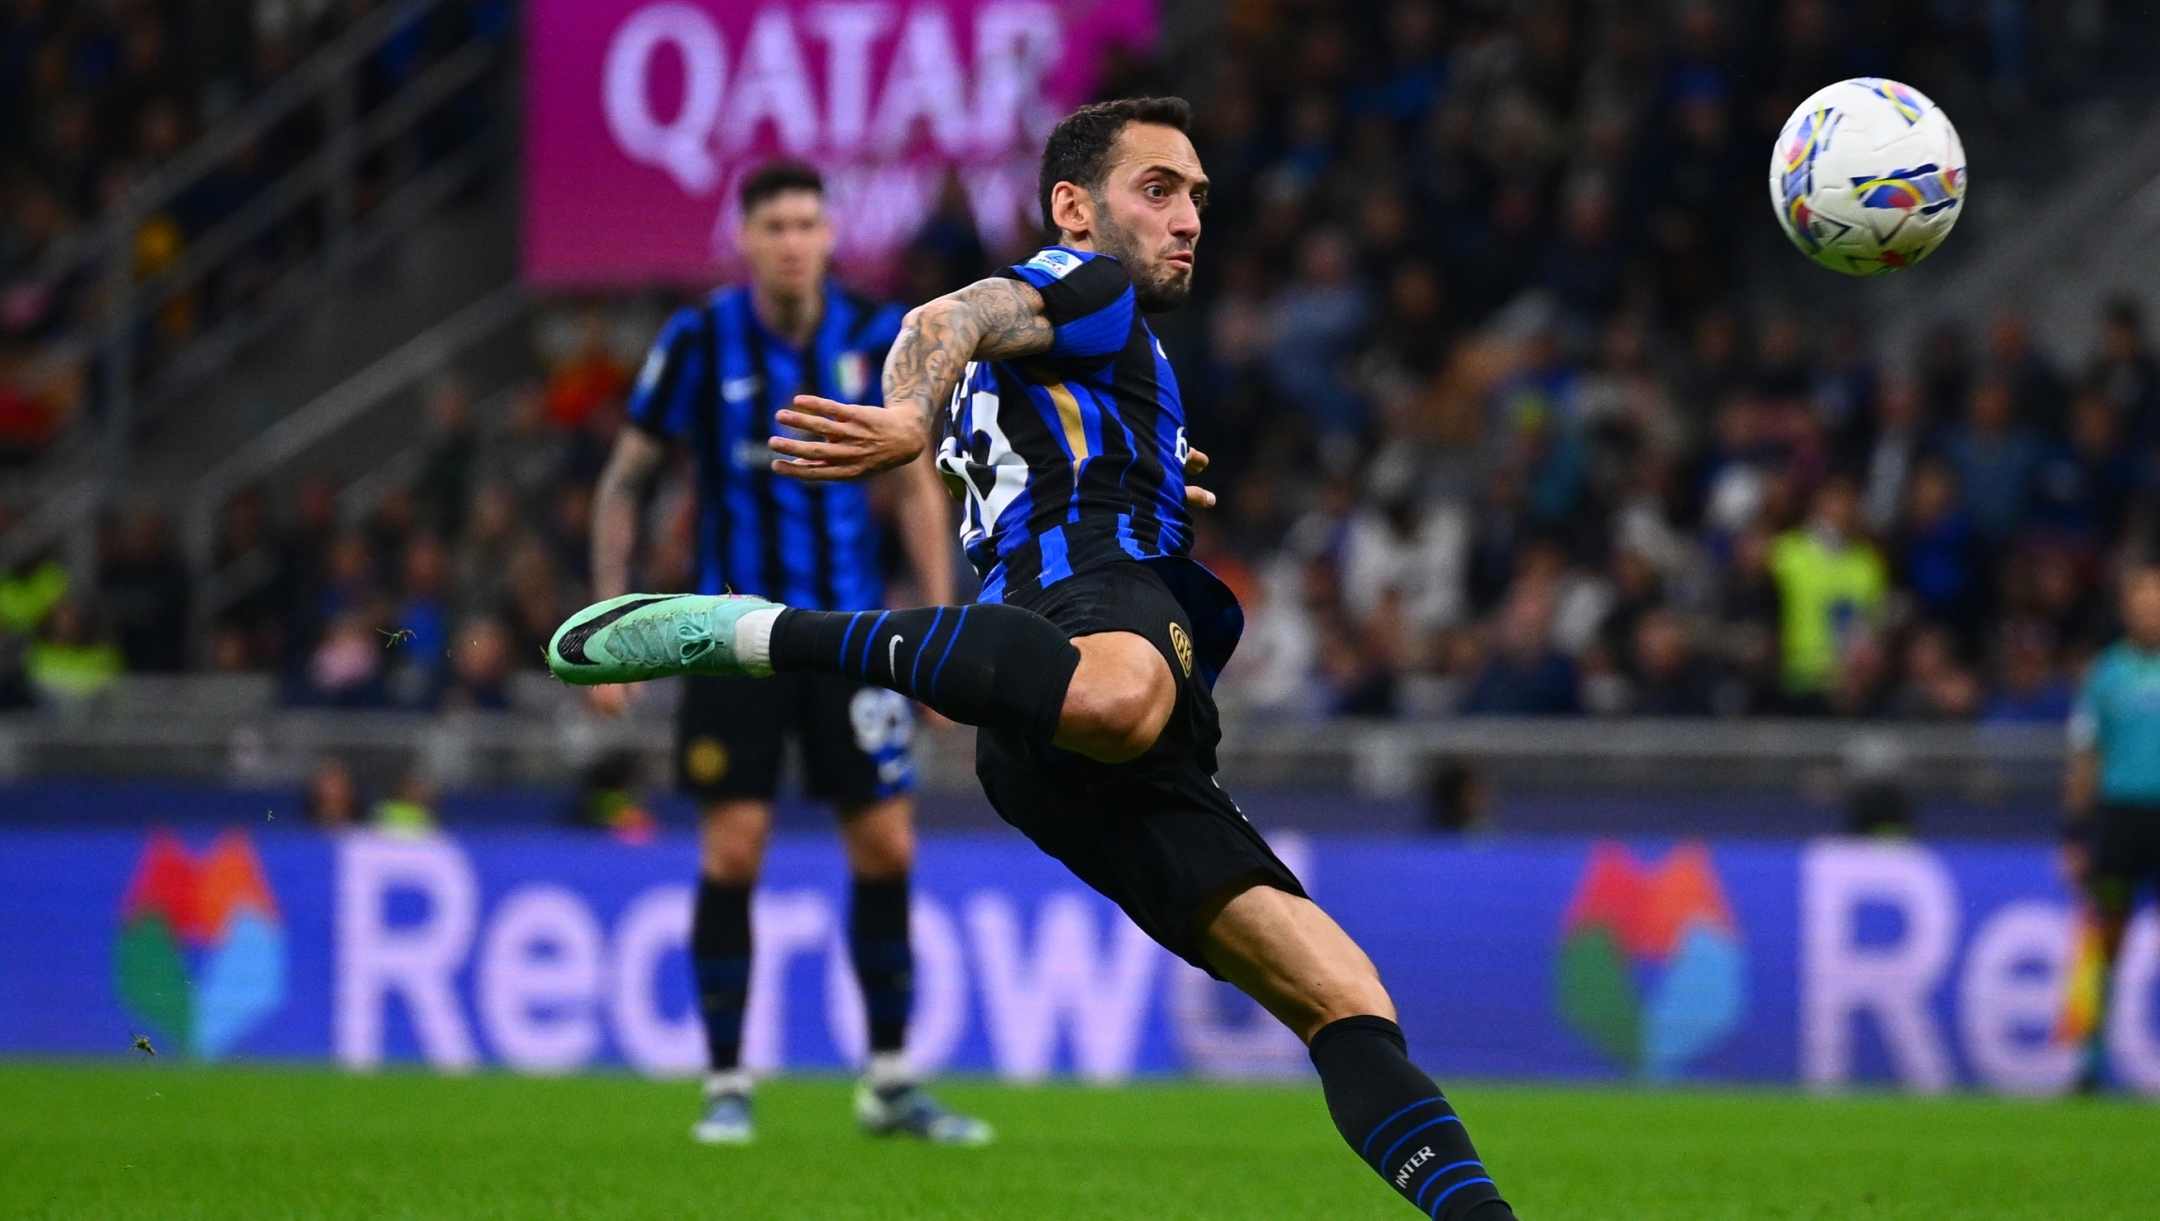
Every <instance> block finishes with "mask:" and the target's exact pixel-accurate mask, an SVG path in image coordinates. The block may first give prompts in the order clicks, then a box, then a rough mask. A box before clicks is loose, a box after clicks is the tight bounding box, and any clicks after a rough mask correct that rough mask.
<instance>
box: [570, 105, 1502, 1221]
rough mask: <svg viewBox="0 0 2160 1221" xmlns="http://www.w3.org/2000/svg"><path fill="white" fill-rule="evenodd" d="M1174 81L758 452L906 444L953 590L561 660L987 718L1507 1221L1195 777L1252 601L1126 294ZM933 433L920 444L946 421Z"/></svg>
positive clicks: (1418, 1195) (1345, 1081)
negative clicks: (849, 693) (840, 683)
mask: <svg viewBox="0 0 2160 1221" xmlns="http://www.w3.org/2000/svg"><path fill="white" fill-rule="evenodd" d="M1191 119H1192V115H1191V110H1190V109H1189V108H1188V107H1187V106H1186V104H1185V102H1184V101H1182V100H1181V99H1177V98H1137V99H1126V100H1124V101H1117V102H1104V103H1100V104H1097V105H1093V106H1087V107H1083V108H1081V109H1080V110H1078V111H1076V112H1074V113H1073V114H1071V115H1069V116H1067V117H1066V118H1065V119H1064V120H1062V121H1061V122H1059V124H1058V125H1057V128H1056V129H1055V130H1054V131H1052V132H1051V134H1050V138H1049V140H1048V141H1047V143H1046V145H1045V147H1044V150H1043V162H1042V175H1041V180H1040V183H1039V198H1040V202H1041V207H1042V216H1043V221H1044V224H1045V227H1046V228H1048V229H1050V230H1052V231H1054V232H1056V233H1057V234H1058V238H1059V243H1060V244H1059V245H1055V246H1050V247H1048V248H1046V249H1044V250H1042V251H1041V252H1039V253H1038V254H1036V255H1035V256H1034V257H1033V258H1031V259H1029V260H1027V262H1025V263H1023V264H1020V265H1019V266H1016V267H1011V268H1007V269H1006V270H1005V271H1003V272H1001V273H999V274H998V275H996V276H994V277H992V278H990V279H987V280H983V281H980V282H978V283H975V284H971V285H969V286H968V287H966V288H963V289H960V290H959V291H957V292H954V293H950V294H947V295H946V296H943V297H940V298H938V299H937V300H935V301H932V302H930V303H928V304H926V305H924V306H922V307H920V308H919V309H916V310H914V311H913V312H911V313H910V314H909V315H908V318H907V325H906V326H905V327H904V328H903V329H902V330H901V332H900V336H899V338H898V339H896V340H895V341H894V343H893V347H892V353H891V355H890V356H889V357H888V358H887V359H886V363H885V393H884V405H882V406H878V407H866V406H862V405H858V404H850V403H843V402H836V401H833V400H831V399H827V398H819V397H810V396H806V397H803V398H798V399H796V400H795V405H794V409H793V410H791V411H783V412H780V413H779V415H778V417H777V419H778V420H779V422H780V424H781V425H783V426H785V427H789V428H794V429H800V430H802V431H803V432H806V433H811V434H815V439H809V440H805V439H801V438H800V437H795V436H775V437H774V438H773V439H772V447H773V450H774V451H775V452H776V453H778V454H779V455H780V459H779V460H777V461H776V462H775V463H774V468H775V469H776V470H778V471H781V472H783V473H785V474H789V475H793V476H796V477H797V478H800V479H804V480H806V481H809V482H812V483H815V484H824V483H825V482H826V481H828V480H848V479H856V478H860V477H862V476H864V475H869V474H873V473H875V472H877V471H881V470H891V469H894V468H897V467H907V466H909V465H911V464H919V463H920V462H921V461H922V456H923V454H924V453H925V452H928V451H931V450H933V449H934V450H935V452H936V453H937V455H938V467H939V470H940V473H942V474H943V475H945V476H946V478H947V479H948V480H949V481H950V483H951V485H952V486H953V487H954V489H955V490H956V491H957V492H960V493H961V494H963V495H965V496H966V498H967V524H966V527H965V529H964V530H963V538H964V539H965V541H966V543H967V551H968V556H969V558H970V559H971V560H973V562H974V564H975V566H976V568H977V570H978V571H979V572H980V573H981V575H982V578H983V592H982V596H981V598H980V599H979V600H978V601H977V602H976V603H975V604H974V605H972V606H964V607H952V606H948V607H935V608H925V609H920V610H908V611H891V612H877V611H864V612H856V613H847V612H836V611H820V610H811V609H803V608H801V607H796V606H787V607H782V606H776V605H774V604H773V603H771V602H767V601H762V600H759V599H757V598H743V597H733V598H730V597H696V596H672V597H670V596H661V597H651V596H639V597H631V598H622V599H618V600H616V601H614V602H612V603H608V602H603V603H600V604H598V605H595V606H591V607H588V608H586V609H585V610H582V611H580V612H578V613H577V614H575V615H572V616H571V617H570V620H569V621H568V622H567V623H565V624H564V625H563V627H562V629H561V630H560V631H559V632H558V633H557V634H556V636H555V639H554V641H553V642H552V643H551V645H550V647H549V658H548V660H549V665H550V666H551V667H552V668H553V669H554V671H555V673H556V674H557V675H559V676H561V677H563V678H564V679H567V680H569V681H572V682H584V683H593V682H619V681H623V680H625V679H640V678H647V677H656V676H659V675H664V674H678V673H693V672H703V673H732V674H777V675H780V676H782V677H784V678H788V679H790V680H791V681H792V680H793V679H794V678H795V677H797V676H800V675H805V674H818V675H834V674H837V675H844V676H846V677H847V678H849V679H851V680H854V681H858V682H869V683H875V684H877V685H879V686H884V687H889V688H892V689H895V690H898V691H902V692H906V693H907V694H909V695H912V696H914V697H915V698H916V699H918V700H921V701H922V702H923V703H925V704H928V705H929V706H930V707H932V708H935V709H936V710H938V711H939V712H942V713H944V714H945V715H947V716H949V717H951V718H952V719H954V720H956V721H960V722H962V723H965V724H970V725H977V726H980V727H981V733H980V734H979V735H978V737H977V739H976V762H975V771H976V774H977V776H979V777H980V778H981V780H982V783H983V791H984V792H985V793H986V794H988V795H989V798H990V802H991V804H992V805H994V806H996V807H997V810H998V813H999V814H1000V815H1001V816H1002V817H1004V819H1005V820H1006V821H1007V822H1010V823H1012V824H1013V825H1014V826H1016V827H1018V828H1019V829H1020V830H1021V831H1023V832H1025V833H1026V834H1027V836H1028V837H1029V838H1030V839H1032V840H1034V841H1035V843H1036V845H1037V846H1039V847H1041V848H1042V849H1043V850H1044V851H1045V852H1048V853H1049V854H1050V855H1051V856H1054V857H1056V858H1057V859H1058V860H1059V861H1062V862H1063V863H1064V864H1065V865H1066V867H1067V868H1069V869H1071V870H1072V871H1073V873H1074V874H1076V875H1077V876H1078V877H1079V878H1080V879H1081V880H1082V881H1084V882H1086V883H1087V884H1088V885H1090V886H1092V887H1094V888H1095V889H1096V890H1098V891H1100V892H1101V893H1103V894H1104V895H1106V896H1108V897H1109V898H1110V899H1112V900H1113V901H1115V902H1116V903H1117V904H1118V906H1120V907H1121V908H1123V909H1124V910H1125V913H1126V914H1127V915H1128V916H1130V917H1131V918H1132V920H1133V922H1134V923H1135V924H1137V925H1139V926H1140V928H1142V929H1144V930H1145V931H1146V932H1147V933H1148V934H1149V935H1150V936H1152V937H1154V938H1155V939H1156V940H1157V941H1158V942H1160V943H1162V945H1164V946H1165V947H1167V948H1168V949H1169V950H1170V951H1171V952H1173V953H1175V954H1177V955H1178V956H1179V957H1181V958H1183V959H1185V960H1186V961H1187V962H1190V963H1192V964H1193V965H1195V966H1198V967H1200V968H1202V969H1204V970H1206V971H1208V972H1209V973H1211V974H1213V975H1215V976H1216V977H1217V978H1220V979H1227V980H1229V981H1230V982H1232V983H1234V984H1236V985H1237V986H1238V987H1240V988H1242V989H1244V990H1245V992H1246V993H1247V994H1248V995H1250V996H1252V997H1253V998H1254V999H1255V1000H1257V1001H1259V1002H1260V1004H1261V1005H1263V1006H1264V1007H1266V1008H1267V1010H1268V1011H1269V1012H1270V1013H1272V1014H1274V1015H1275V1017H1277V1018H1278V1019H1280V1020H1281V1021H1282V1022H1283V1024H1284V1025H1286V1026H1288V1027H1289V1028H1290V1029H1292V1030H1293V1031H1296V1032H1297V1034H1298V1036H1299V1037H1300V1038H1302V1039H1304V1040H1305V1042H1306V1044H1307V1046H1308V1047H1309V1048H1310V1050H1311V1054H1312V1061H1313V1065H1314V1067H1315V1068H1317V1069H1318V1070H1319V1073H1320V1083H1321V1087H1322V1088H1323V1089H1324V1090H1325V1092H1326V1095H1327V1105H1328V1111H1329V1114H1330V1115H1331V1116H1332V1117H1333V1119H1334V1121H1335V1126H1336V1129H1337V1130H1338V1131H1340V1132H1341V1133H1342V1135H1343V1137H1344V1139H1345V1140H1347V1141H1348V1142H1349V1144H1350V1147H1351V1148H1352V1149H1354V1150H1356V1151H1357V1153H1358V1156H1360V1157H1361V1158H1363V1159H1364V1160H1365V1162H1366V1164H1367V1165H1368V1166H1370V1167H1372V1169H1373V1170H1374V1171H1375V1172H1377V1173H1378V1174H1379V1175H1380V1177H1381V1178H1382V1179H1383V1180H1384V1181H1385V1182H1386V1183H1387V1184H1388V1185H1389V1186H1390V1187H1391V1188H1393V1189H1394V1190H1395V1191H1397V1192H1399V1193H1400V1194H1401V1195H1402V1196H1403V1198H1404V1199H1406V1200H1408V1201H1409V1202H1410V1203H1411V1204H1413V1205H1414V1206H1415V1207H1416V1208H1417V1209H1418V1211H1419V1212H1421V1213H1424V1214H1426V1215H1427V1216H1430V1217H1432V1218H1434V1219H1435V1221H1511V1219H1512V1218H1513V1216H1514V1214H1513V1213H1512V1212H1510V1211H1509V1209H1508V1206H1507V1204H1506V1202H1504V1201H1503V1200H1502V1199H1501V1198H1500V1195H1499V1192H1498V1190H1497V1189H1496V1188H1495V1187H1494V1186H1493V1180H1492V1176H1490V1175H1489V1174H1487V1173H1486V1171H1485V1168H1484V1165H1483V1164H1482V1163H1481V1162H1480V1161H1479V1159H1478V1155H1477V1151H1476V1150H1475V1149H1474V1148H1472V1147H1471V1144H1470V1138H1469V1137H1468V1135H1466V1134H1465V1132H1464V1130H1463V1125H1462V1122H1461V1120H1460V1119H1458V1118H1457V1117H1456V1115H1455V1112H1454V1108H1453V1107H1452V1106H1450V1105H1449V1103H1448V1100H1447V1099H1446V1097H1444V1096H1443V1095H1442V1094H1441V1092H1440V1089H1439V1087H1438V1086H1435V1085H1434V1084H1433V1081H1432V1078H1430V1077H1428V1076H1426V1075H1425V1073H1424V1072H1423V1071H1422V1070H1420V1069H1419V1068H1418V1067H1417V1066H1416V1065H1415V1064H1413V1063H1411V1061H1410V1058H1409V1056H1408V1054H1407V1053H1406V1049H1405V1046H1404V1041H1403V1033H1402V1030H1401V1028H1400V1027H1398V1026H1397V1025H1396V1023H1395V1005H1394V1002H1393V1001H1392V1000H1391V999H1390V998H1389V996H1388V993H1387V990H1386V989H1385V988H1384V987H1383V986H1382V985H1381V983H1380V975H1379V972H1378V971H1377V970H1376V969H1375V968H1374V967H1373V964H1372V960H1371V959H1369V958H1367V957H1366V956H1365V953H1364V951H1363V950H1361V949H1359V948H1358V946H1357V944H1356V943H1355V942H1353V941H1351V940H1350V937H1349V935H1348V934H1346V933H1344V932H1343V930H1342V928H1341V926H1339V925H1337V924H1336V923H1335V921H1334V920H1333V919H1331V918H1329V916H1328V915H1327V913H1325V912H1323V911H1321V910H1320V908H1319V907H1318V906H1316V905H1315V904H1314V903H1313V901H1312V900H1311V899H1310V898H1307V897H1306V894H1305V890H1304V887H1303V886H1302V885H1300V884H1299V882H1298V880H1297V877H1296V876H1295V875H1293V874H1292V873H1291V872H1290V870H1289V868H1288V867H1286V866H1285V865H1284V864H1283V863H1282V861H1281V860H1280V859H1278V858H1277V857H1276V855H1275V853H1274V852H1273V851H1272V850H1271V849H1270V848H1269V847H1268V845H1267V842H1266V841H1265V840H1263V839H1261V838H1260V835H1259V833H1258V832H1257V831H1255V830H1253V827H1252V824H1251V823H1249V822H1247V821H1246V819H1245V816H1244V815H1243V814H1242V813H1241V812H1240V811H1239V810H1238V808H1237V806H1236V804H1235V803H1233V802H1232V801H1231V800H1230V797H1229V795H1228V794H1226V793H1225V792H1224V791H1223V789H1222V786H1221V785H1220V784H1218V783H1216V780H1215V747H1216V744H1217V743H1218V742H1220V741H1221V738H1222V732H1221V728H1220V726H1219V724H1218V721H1217V717H1216V711H1215V701H1214V697H1213V694H1212V688H1213V684H1214V681H1215V676H1216V675H1217V674H1218V673H1220V672H1221V669H1222V666H1223V664H1224V663H1225V662H1227V661H1228V660H1229V657H1230V652H1231V650H1232V649H1234V648H1235V647H1236V644H1237V638H1238V634H1239V632H1240V631H1241V630H1242V628H1243V624H1244V616H1243V614H1242V612H1241V611H1240V610H1239V609H1238V604H1237V599H1236V598H1235V597H1234V596H1232V595H1231V593H1230V591H1229V589H1228V588H1226V587H1225V586H1224V585H1223V584H1222V582H1220V581H1218V580H1216V579H1215V577H1214V576H1213V575H1212V574H1211V573H1209V572H1208V571H1207V570H1206V569H1205V568H1202V567H1201V566H1200V565H1198V564H1196V563H1194V562H1193V561H1192V560H1191V559H1190V558H1188V553H1189V552H1190V551H1191V548H1192V521H1191V517H1190V513H1189V510H1188V505H1189V504H1192V505H1201V506H1205V505H1210V504H1213V503H1214V499H1215V498H1214V497H1213V496H1212V495H1211V494H1209V493H1207V492H1205V491H1202V490H1201V489H1199V488H1195V487H1191V486H1189V485H1188V484H1187V482H1186V480H1187V477H1188V475H1190V474H1194V473H1197V472H1198V471H1199V470H1201V469H1202V468H1204V467H1205V466H1206V464H1207V459H1206V457H1205V456H1204V455H1202V454H1200V453H1199V452H1197V451H1195V450H1193V449H1192V448H1191V446H1190V445H1189V444H1188V442H1187V440H1186V436H1185V414H1184V408H1183V405H1182V403H1181V401H1180V399H1179V396H1178V388H1177V378H1176V376H1175V375H1174V374H1173V373H1172V371H1171V368H1170V362H1169V359H1168V358H1167V357H1166V356H1165V355H1164V354H1163V350H1162V347H1161V345H1160V344H1158V343H1157V342H1156V340H1155V336H1154V333H1153V332H1152V331H1151V330H1149V328H1148V325H1147V321H1146V318H1145V314H1146V313H1148V312H1160V311H1164V310H1169V309H1173V308H1175V307H1176V306H1178V305H1179V304H1180V303H1182V302H1183V301H1184V299H1185V297H1186V295H1187V294H1188V293H1189V292H1190V291H1191V288H1192V270H1193V253H1194V247H1195V244H1196V243H1197V242H1198V241H1199V237H1200V209H1201V208H1202V207H1203V206H1204V205H1205V203H1206V201H1207V192H1208V179H1207V174H1206V172H1205V171H1204V170H1202V169H1201V166H1200V159H1199V155H1198V154H1197V153H1195V152H1194V151H1193V146H1192V141H1191V140H1190V139H1189V138H1188V136H1187V134H1186V132H1187V130H1188V128H1189V127H1190V125H1191ZM941 434H942V438H943V439H942V441H940V440H939V439H938V438H939V437H940V435H941Z"/></svg>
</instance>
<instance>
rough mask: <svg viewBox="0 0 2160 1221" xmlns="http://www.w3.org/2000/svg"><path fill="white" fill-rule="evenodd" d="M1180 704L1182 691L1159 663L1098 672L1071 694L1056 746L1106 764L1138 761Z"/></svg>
mask: <svg viewBox="0 0 2160 1221" xmlns="http://www.w3.org/2000/svg"><path fill="white" fill-rule="evenodd" d="M1149 660H1152V661H1153V662H1154V664H1153V665H1147V664H1144V663H1145V662H1146V661H1149ZM1078 677H1079V676H1076V680H1077V679H1078ZM1176 702H1177V685H1176V684H1175V683H1174V682H1172V681H1171V678H1170V671H1169V667H1168V666H1166V665H1164V664H1163V663H1162V661H1161V659H1160V658H1159V657H1154V656H1153V655H1152V654H1150V655H1149V656H1148V657H1147V658H1143V659H1137V660H1128V661H1125V662H1124V664H1119V665H1115V666H1101V667H1096V668H1094V670H1093V672H1092V673H1088V674H1087V675H1086V678H1085V681H1075V682H1074V683H1073V685H1072V687H1071V688H1069V689H1068V690H1067V692H1066V696H1065V715H1064V717H1063V718H1062V719H1061V720H1060V722H1059V726H1058V737H1057V744H1058V745H1059V746H1062V747H1065V748H1066V749H1068V750H1073V751H1077V752H1079V753H1080V754H1083V755H1086V756H1087V757H1089V758H1091V759H1094V760H1096V761H1098V762H1101V763H1125V762H1128V761H1130V760H1133V759H1137V758H1139V757H1140V756H1141V755H1144V754H1146V753H1147V752H1148V749H1149V748H1150V747H1152V746H1154V745H1155V740H1156V739H1157V738H1159V737H1161V736H1162V731H1163V726H1164V725H1166V724H1168V723H1169V720H1170V711H1171V708H1172V706H1173V705H1175V704H1176Z"/></svg>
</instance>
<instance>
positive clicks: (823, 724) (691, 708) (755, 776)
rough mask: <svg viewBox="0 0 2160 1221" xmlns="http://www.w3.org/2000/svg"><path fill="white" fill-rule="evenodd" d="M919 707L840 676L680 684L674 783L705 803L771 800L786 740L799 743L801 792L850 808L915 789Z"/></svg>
mask: <svg viewBox="0 0 2160 1221" xmlns="http://www.w3.org/2000/svg"><path fill="white" fill-rule="evenodd" d="M914 728H915V706H914V705H913V704H911V703H909V702H908V699H907V697H906V696H904V695H901V694H899V693H898V692H894V691H887V690H885V689H884V688H882V687H866V686H864V685H862V684H861V683H858V682H855V681H854V680H852V679H848V678H843V677H841V676H840V675H837V674H775V675H773V676H771V677H770V678H706V677H691V678H687V679H684V680H683V696H682V707H681V709H680V710H679V711H678V712H677V714H676V738H675V780H676V783H677V785H679V786H680V787H681V788H682V790H683V791H684V792H686V793H689V794H690V795H691V796H693V797H695V798H697V799H698V800H699V801H727V800H755V801H771V800H772V799H773V796H774V793H775V790H777V789H778V788H779V786H780V770H781V762H782V760H783V758H784V757H785V748H786V744H787V738H788V736H789V735H791V734H792V735H793V736H794V738H795V740H796V741H797V742H799V743H801V744H802V761H803V780H804V786H803V787H804V788H806V789H807V790H808V791H809V794H810V796H812V797H815V798H818V799H820V800H823V801H829V802H832V803H833V804H834V805H840V806H854V805H862V804H865V803H867V802H871V801H876V800H879V799H881V798H885V797H891V796H896V795H898V794H900V793H904V792H906V791H907V790H908V789H910V788H912V787H913V785H914V782H915V771H914V762H913V759H912V757H911V756H910V755H909V752H908V744H909V741H910V739H911V738H912V737H913V735H914Z"/></svg>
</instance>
